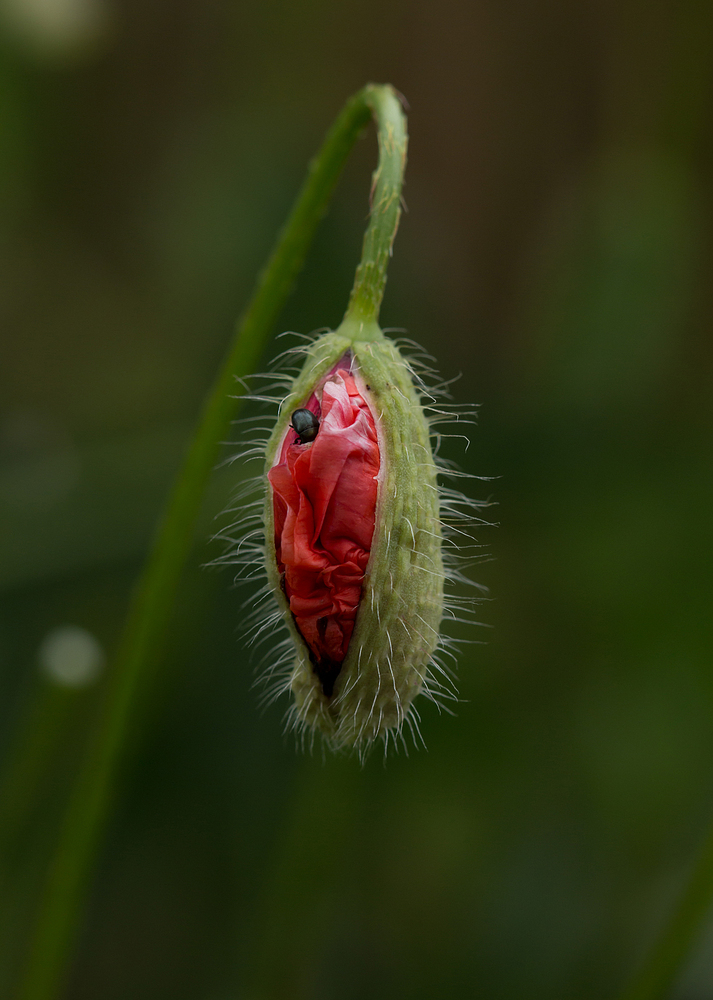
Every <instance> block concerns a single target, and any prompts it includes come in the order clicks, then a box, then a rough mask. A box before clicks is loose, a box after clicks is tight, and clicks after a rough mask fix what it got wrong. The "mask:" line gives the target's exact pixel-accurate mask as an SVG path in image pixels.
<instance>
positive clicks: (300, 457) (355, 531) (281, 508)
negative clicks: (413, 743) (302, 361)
mask: <svg viewBox="0 0 713 1000" xmlns="http://www.w3.org/2000/svg"><path fill="white" fill-rule="evenodd" d="M307 405H308V407H309V409H311V410H313V411H314V412H315V413H316V414H317V416H318V417H319V418H320V427H319V432H318V434H317V437H316V438H315V440H314V441H313V442H312V443H310V444H300V443H299V441H298V439H297V436H296V435H295V434H294V432H293V431H289V432H288V434H287V437H286V439H285V443H284V444H283V446H282V450H281V454H280V458H279V462H278V464H277V465H275V466H273V468H272V469H271V470H270V471H269V473H268V479H269V480H270V482H271V484H272V487H273V491H274V493H273V497H274V512H275V548H276V555H277V562H278V566H279V569H280V572H281V573H283V574H284V588H285V594H286V595H287V599H288V600H289V603H290V610H291V611H292V614H293V616H294V619H295V623H296V625H297V628H298V629H299V631H300V633H301V634H302V636H303V638H304V640H305V642H306V643H307V645H308V646H309V648H310V650H311V652H312V655H313V658H314V662H315V664H316V666H317V668H318V674H319V676H320V677H322V674H323V672H324V673H329V672H330V671H331V672H332V680H331V684H333V683H334V677H336V673H338V665H339V664H341V663H342V662H343V660H344V658H345V657H346V655H347V649H348V647H349V641H350V639H351V637H352V632H353V631H354V622H355V619H356V613H357V608H358V606H359V601H360V599H361V590H362V580H363V578H364V573H365V571H366V565H367V562H368V561H369V552H370V550H371V540H372V536H373V534H374V522H375V515H376V490H377V479H376V477H377V476H378V473H379V462H380V458H379V445H378V441H377V436H376V426H375V424H374V418H373V416H372V414H371V411H370V410H369V407H368V405H367V403H366V400H365V399H364V397H363V396H362V395H361V394H360V392H359V390H358V388H357V386H356V382H355V381H354V378H353V376H352V375H351V374H350V373H349V372H348V371H347V370H345V369H343V368H339V369H338V370H337V371H336V372H335V373H334V374H333V375H331V376H330V378H329V380H328V381H327V382H325V384H324V387H323V390H322V402H321V412H320V404H319V401H318V400H317V397H316V396H312V398H311V399H310V400H309V402H308V404H307ZM320 667H321V668H322V669H321V671H320V669H319V668H320ZM335 668H337V669H336V670H335ZM323 683H324V681H323Z"/></svg>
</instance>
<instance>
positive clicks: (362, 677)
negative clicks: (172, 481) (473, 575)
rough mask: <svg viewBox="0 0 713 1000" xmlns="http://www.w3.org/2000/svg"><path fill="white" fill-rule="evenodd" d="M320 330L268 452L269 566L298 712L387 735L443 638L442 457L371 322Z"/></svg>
mask: <svg viewBox="0 0 713 1000" xmlns="http://www.w3.org/2000/svg"><path fill="white" fill-rule="evenodd" d="M345 326H346V324H343V327H342V328H340V330H339V331H337V332H336V333H330V334H326V335H324V336H322V337H320V338H319V339H318V340H317V341H315V342H314V344H313V345H312V346H311V347H310V348H309V350H308V351H307V358H306V361H305V365H304V367H303V370H302V372H301V373H300V375H298V376H297V378H296V380H295V383H294V385H293V386H292V391H291V392H290V394H289V395H288V396H287V398H286V399H285V400H284V401H283V403H282V406H281V411H280V417H279V418H278V421H277V424H276V426H275V428H274V431H273V433H272V435H271V437H270V440H269V442H268V445H267V452H266V459H267V462H266V475H267V480H268V483H269V486H268V491H267V498H266V506H265V522H266V546H265V556H266V569H267V576H268V580H269V583H270V586H271V588H272V591H273V593H274V595H275V597H276V599H277V601H278V604H279V605H280V609H281V611H282V614H283V617H284V619H285V622H286V624H287V626H288V628H289V630H290V633H291V635H292V639H293V641H294V645H295V649H296V654H295V660H294V664H293V666H292V670H291V677H290V687H291V690H292V693H293V696H294V704H293V707H292V709H291V716H292V721H293V722H294V724H295V725H296V726H297V727H298V728H299V727H313V728H315V729H317V730H319V731H320V732H321V733H322V734H323V735H324V736H325V737H326V738H327V740H328V741H329V742H331V743H332V744H333V745H334V746H336V747H339V746H346V747H351V746H360V747H363V746H364V745H369V744H371V743H372V742H373V741H374V740H375V739H378V738H380V737H382V738H385V739H386V740H387V741H388V739H389V736H390V735H395V734H396V733H397V732H400V730H401V728H402V727H403V725H404V723H405V722H407V723H410V724H412V725H413V714H412V702H413V699H414V698H415V697H416V695H417V694H418V693H419V691H420V690H421V689H422V687H423V685H424V682H425V681H426V677H427V673H428V668H429V662H430V661H431V657H432V654H433V652H434V650H435V648H436V646H437V644H438V638H439V626H440V621H441V616H442V613H443V583H444V572H443V562H442V558H441V527H440V518H439V498H438V487H437V483H436V471H437V470H436V466H435V463H434V460H433V455H432V451H431V445H430V437H429V426H428V422H427V420H426V418H425V415H424V412H423V408H422V405H421V401H420V398H419V395H418V393H417V391H416V389H415V387H414V384H413V380H412V377H411V372H410V369H409V367H408V365H407V364H406V362H405V361H404V359H403V358H402V357H401V355H400V354H399V352H398V350H397V348H396V346H395V345H394V344H393V343H392V342H390V341H388V340H386V339H385V338H384V336H383V334H382V333H381V331H380V330H379V328H378V327H377V326H376V325H375V324H373V325H371V326H369V327H368V328H367V330H366V332H365V331H364V329H363V324H362V325H361V326H360V327H357V326H356V325H355V327H354V329H349V328H347V329H345V328H344V327H345Z"/></svg>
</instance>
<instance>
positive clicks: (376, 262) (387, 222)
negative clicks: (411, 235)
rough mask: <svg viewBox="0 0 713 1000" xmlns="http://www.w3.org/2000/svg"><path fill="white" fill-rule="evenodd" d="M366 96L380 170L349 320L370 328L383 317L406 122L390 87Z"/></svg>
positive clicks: (373, 186) (374, 89) (397, 215)
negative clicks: (374, 134)
mask: <svg viewBox="0 0 713 1000" xmlns="http://www.w3.org/2000/svg"><path fill="white" fill-rule="evenodd" d="M365 94H366V95H367V101H368V103H369V106H370V108H371V109H372V112H373V114H374V118H375V120H376V124H377V129H378V136H379V165H378V167H377V168H376V170H375V171H374V175H373V177H372V182H371V215H370V217H369V225H368V227H367V230H366V233H365V234H364V245H363V248H362V255H361V261H360V262H359V266H358V267H357V270H356V275H355V277H354V287H353V288H352V294H351V297H350V299H349V307H348V309H347V313H346V316H345V321H346V320H356V321H357V322H359V323H363V324H364V325H371V324H374V323H376V321H377V320H378V318H379V309H380V308H381V300H382V298H383V297H384V288H385V286H386V269H387V268H388V266H389V258H390V257H391V248H392V247H393V245H394V238H395V237H396V230H397V229H398V228H399V219H400V218H401V188H402V186H403V179H404V170H405V169H406V146H407V143H408V135H407V132H406V117H405V115H404V113H403V110H402V108H401V104H400V103H399V100H398V98H397V96H396V94H395V93H394V91H393V90H391V88H390V87H367V88H366V90H365Z"/></svg>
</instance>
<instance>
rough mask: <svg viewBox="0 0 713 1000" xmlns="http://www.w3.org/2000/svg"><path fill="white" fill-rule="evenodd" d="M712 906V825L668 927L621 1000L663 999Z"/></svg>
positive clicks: (620, 997)
mask: <svg viewBox="0 0 713 1000" xmlns="http://www.w3.org/2000/svg"><path fill="white" fill-rule="evenodd" d="M711 904H713V826H711V828H710V830H709V831H708V834H707V837H706V840H705V841H704V843H703V846H702V848H701V852H700V854H699V856H698V860H697V862H696V865H695V867H694V868H693V871H692V872H691V875H690V878H689V880H688V884H687V885H686V887H685V889H684V891H683V893H682V895H681V898H680V899H679V901H678V905H677V906H676V909H675V910H674V912H673V914H672V916H671V919H670V920H669V922H668V925H667V926H666V927H665V928H664V929H663V931H662V932H661V934H660V935H659V937H658V940H657V941H656V943H655V944H654V947H653V948H652V950H651V953H650V955H649V956H648V958H647V959H646V961H645V963H644V964H643V965H642V966H641V968H640V969H639V970H638V971H637V972H636V973H635V975H634V976H633V977H632V979H631V981H630V982H629V983H628V985H627V986H626V988H625V989H624V991H623V992H622V993H621V994H620V996H619V1000H664V997H667V996H668V995H669V992H670V990H671V988H672V986H673V985H674V983H675V981H676V977H677V976H678V975H679V973H680V972H681V969H682V967H683V964H684V962H685V960H686V959H687V957H688V956H689V953H690V950H691V948H692V946H693V944H694V943H695V941H696V938H697V937H698V935H699V934H700V932H701V927H702V925H703V922H704V920H705V919H706V917H707V916H708V914H709V913H710V909H711Z"/></svg>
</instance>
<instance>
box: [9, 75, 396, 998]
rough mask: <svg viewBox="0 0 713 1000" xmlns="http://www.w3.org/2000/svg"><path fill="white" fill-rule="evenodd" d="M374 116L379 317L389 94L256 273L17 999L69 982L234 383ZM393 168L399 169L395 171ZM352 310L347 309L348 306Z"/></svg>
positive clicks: (178, 491) (373, 258)
mask: <svg viewBox="0 0 713 1000" xmlns="http://www.w3.org/2000/svg"><path fill="white" fill-rule="evenodd" d="M371 116H373V117H374V118H375V121H376V125H377V130H378V137H379V166H378V168H377V171H376V174H375V179H376V188H375V207H374V211H373V213H372V216H371V219H370V222H369V226H368V229H367V233H366V237H365V240H364V261H363V262H362V265H360V270H359V271H358V272H357V281H356V284H355V291H354V293H353V295H352V305H353V308H354V309H355V310H357V311H358V312H359V314H360V315H364V316H365V317H368V316H373V317H374V318H375V317H376V315H378V308H379V304H380V302H381V297H382V295H383V290H384V284H385V281H386V264H387V261H388V250H389V248H390V245H391V242H392V240H393V237H394V235H395V232H396V226H397V224H398V213H399V206H398V202H399V196H400V188H401V174H402V172H403V164H404V159H405V128H404V119H403V113H402V112H401V109H400V107H399V105H398V100H397V98H396V96H395V94H394V91H393V90H392V89H391V87H389V86H378V85H369V86H367V87H365V88H364V89H363V90H362V91H360V92H359V93H358V94H356V95H355V96H354V97H352V98H351V99H350V100H349V101H348V102H347V104H346V105H345V107H344V109H343V111H342V112H341V114H340V115H339V117H338V118H337V120H336V122H335V124H334V126H333V127H332V129H331V131H330V132H329V133H328V135H327V137H326V139H325V141H324V144H323V146H322V148H321V150H320V151H319V153H318V154H317V156H316V157H315V159H314V160H313V162H312V163H311V164H310V167H309V171H308V175H307V178H306V180H305V183H304V185H303V188H302V190H301V192H300V194H299V196H298V198H297V201H296V203H295V205H294V207H293V209H292V212H291V214H290V216H289V218H288V220H287V223H286V224H285V227H284V229H283V230H282V232H281V233H280V235H279V237H278V240H277V243H276V246H275V249H274V251H273V253H272V256H271V257H270V259H269V261H268V263H267V265H266V267H265V269H264V271H263V272H262V273H261V275H260V277H259V279H258V282H257V287H256V289H255V292H254V294H253V298H252V300H251V302H250V304H249V306H248V308H247V311H246V312H245V314H244V316H243V318H242V320H241V321H240V323H239V325H238V329H237V333H236V337H235V340H234V342H233V345H232V347H231V348H230V350H229V352H228V355H227V357H226V359H225V362H224V364H223V367H222V369H221V371H220V373H219V375H218V378H217V380H216V382H215V385H214V386H213V388H212V390H211V392H210V394H209V396H208V398H207V401H206V404H205V407H204V410H203V414H202V416H201V418H200V421H199V423H198V426H197V429H196V432H195V435H194V437H193V440H192V442H191V444H190V446H189V448H188V452H187V455H186V458H185V461H184V465H183V468H182V470H181V472H180V474H179V476H178V479H177V481H176V484H175V486H174V488H173V491H172V493H171V495H170V497H169V500H168V503H167V506H166V509H165V511H164V515H163V519H162V521H161V523H160V526H159V529H158V532H157V535H156V538H155V541H154V544H153V547H152V549H151V552H150V554H149V556H148V559H147V562H146V565H145V568H144V571H143V573H142V575H141V577H140V579H139V581H138V583H137V586H136V590H135V593H134V595H133V599H132V602H131V606H130V609H129V615H128V620H127V624H126V628H125V631H124V635H123V639H122V641H121V644H120V646H119V649H118V652H117V656H116V662H115V664H114V668H113V670H112V672H111V675H110V678H109V681H108V685H107V689H106V692H105V697H104V700H103V702H102V705H101V708H100V711H99V714H98V717H97V719H96V720H95V722H96V724H95V727H94V729H93V731H92V733H91V735H90V739H89V741H88V745H87V748H86V751H85V756H84V760H83V763H82V766H81V768H80V771H79V773H78V775H77V778H76V782H75V785H74V788H73V792H72V794H71V796H70V800H69V803H68V805H67V809H66V813H65V816H64V820H63V823H62V826H61V829H60V831H59V836H58V841H57V845H56V850H55V853H54V857H53V859H52V862H51V865H50V868H49V871H48V876H47V881H46V885H45V888H44V892H43V897H42V900H41V904H40V910H39V915H38V919H37V924H36V927H35V932H34V936H33V939H32V941H31V943H30V948H29V954H28V956H27V965H26V975H25V978H24V981H23V984H22V988H21V991H20V992H19V993H18V996H20V997H21V998H22V1000H52V998H53V997H56V996H58V995H59V993H60V991H61V989H62V984H63V981H64V979H65V976H66V972H67V966H68V962H69V959H70V956H71V951H72V947H73V943H74V938H75V936H76V932H77V929H78V926H79V923H80V919H81V910H82V904H83V900H84V897H85V895H86V892H87V890H88V887H89V880H90V873H91V868H92V864H93V862H94V860H95V858H96V856H97V853H98V850H99V846H100V841H101V837H102V834H103V832H104V829H105V827H106V825H107V821H108V819H109V817H110V814H111V811H112V808H113V807H114V804H115V800H116V798H117V781H118V777H119V775H120V772H121V766H122V764H123V763H124V761H125V758H126V750H127V742H128V738H129V735H131V737H132V740H133V738H134V735H135V730H136V728H137V725H138V723H139V722H140V721H141V714H142V713H141V711H140V709H141V708H142V706H143V703H144V702H145V700H146V695H147V693H148V692H149V690H150V689H151V686H152V683H153V682H155V679H156V674H157V668H158V666H159V662H160V657H161V651H162V649H163V647H164V645H165V639H166V635H167V631H168V626H169V624H170V621H171V614H172V609H173V604H174V599H175V596H176V592H177V590H178V586H179V581H180V576H181V571H182V569H183V566H184V564H185V562H186V560H187V558H188V555H189V552H190V549H191V545H192V541H193V533H194V528H195V522H196V518H197V515H198V512H199V508H200V504H201V500H202V497H203V493H204V490H205V486H206V483H207V480H208V477H209V476H210V473H211V470H212V469H213V467H214V465H215V463H216V458H217V455H218V449H219V442H220V441H221V440H224V438H225V437H226V436H227V434H228V428H229V426H230V421H231V420H232V419H233V418H234V417H235V414H236V411H237V409H238V405H239V402H238V401H236V400H235V399H234V398H232V395H233V394H234V392H235V380H236V378H241V377H244V376H246V375H248V374H249V373H250V372H251V371H253V370H254V368H255V366H256V365H257V364H258V362H259V360H260V357H261V354H262V352H263V349H264V347H265V345H266V342H267V339H268V336H269V334H270V333H271V331H272V328H273V327H274V325H275V323H276V322H277V319H278V317H279V314H280V311H281V309H282V307H283V305H284V302H285V300H286V298H287V296H288V294H289V292H290V290H291V288H292V285H293V283H294V280H295V278H296V276H297V274H298V272H299V270H300V268H301V266H302V262H303V260H304V257H305V254H306V252H307V248H308V247H309V245H310V242H311V240H312V237H313V234H314V231H315V228H316V226H317V223H318V222H319V220H320V219H321V217H322V215H323V214H324V212H325V210H326V207H327V205H328V203H329V199H330V197H331V195H332V192H333V190H334V187H335V184H336V182H337V179H338V177H339V175H340V173H341V170H342V167H343V166H344V163H345V161H346V159H347V156H348V155H349V152H350V151H351V148H352V146H353V144H354V142H355V140H356V139H357V137H358V135H359V133H360V132H361V131H362V129H363V128H364V126H365V125H366V124H367V122H368V121H369V118H370V117H371ZM397 161H398V163H397ZM351 308H352V306H350V309H351Z"/></svg>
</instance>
